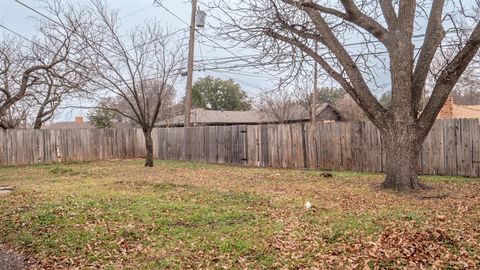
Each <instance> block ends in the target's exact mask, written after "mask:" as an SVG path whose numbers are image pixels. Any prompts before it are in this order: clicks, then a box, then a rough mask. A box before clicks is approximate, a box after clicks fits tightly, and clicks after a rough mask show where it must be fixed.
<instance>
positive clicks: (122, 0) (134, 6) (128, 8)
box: [0, 0, 472, 121]
mask: <svg viewBox="0 0 480 270" xmlns="http://www.w3.org/2000/svg"><path fill="white" fill-rule="evenodd" d="M20 1H21V2H23V3H25V4H27V5H29V6H31V7H38V6H39V1H35V0H20ZM78 1H82V0H78ZM198 1H199V6H200V7H203V5H202V3H206V2H208V1H209V0H198ZM107 2H108V3H109V4H110V6H111V7H112V8H115V9H118V10H119V16H120V17H121V18H122V23H123V27H124V28H125V30H126V31H127V30H129V29H131V28H133V27H134V26H135V25H138V24H141V23H142V22H144V20H146V19H153V18H156V19H157V20H160V21H162V22H164V23H165V24H166V25H167V26H169V27H170V28H171V30H172V31H175V30H178V29H185V28H187V27H188V25H187V24H185V23H184V22H182V21H180V20H179V19H178V18H176V17H174V16H173V15H171V14H169V13H168V12H167V11H166V10H165V9H163V8H161V7H154V6H153V0H107ZM162 2H163V5H164V6H165V7H166V8H168V9H169V10H171V11H172V12H173V13H175V14H176V15H177V16H178V17H179V18H180V19H182V20H183V21H185V22H187V23H189V21H190V11H191V6H190V5H191V4H190V1H189V0H163V1H162ZM471 2H472V1H471V0H464V3H465V4H467V3H469V4H470V3H471ZM35 15H36V14H35V13H34V12H33V11H31V10H29V9H27V8H25V7H24V6H22V5H20V4H19V3H17V2H16V1H15V0H0V23H1V24H2V25H4V26H6V27H8V28H11V29H12V30H14V31H16V32H18V33H21V34H22V35H24V36H27V37H31V36H33V35H35V33H36V30H35V28H34V24H33V22H32V20H31V17H32V16H35ZM37 16H38V15H37ZM208 20H209V18H208V13H207V21H208ZM185 30H186V29H185ZM1 32H5V30H4V29H1V28H0V33H1ZM201 32H202V33H203V34H204V35H205V36H208V37H209V38H211V39H213V40H215V41H216V42H217V43H218V44H220V45H222V46H226V47H229V46H230V45H231V44H229V43H228V42H226V41H222V40H220V39H217V38H215V34H214V31H212V29H208V27H207V28H205V29H202V30H201ZM182 35H184V36H185V35H187V33H182ZM199 41H200V42H199ZM420 41H421V40H419V41H417V42H416V43H418V44H417V45H420V44H421V43H420ZM200 43H201V44H200ZM212 46H213V47H216V44H214V43H213V42H211V41H209V40H208V39H206V38H205V37H204V36H202V35H198V34H197V39H196V46H195V60H202V59H211V58H218V57H232V56H234V55H233V54H232V52H233V53H234V54H236V55H240V56H242V55H252V54H256V53H257V52H256V51H255V50H253V49H241V48H233V49H229V51H230V52H229V51H226V50H225V49H216V48H213V47H212ZM239 73H241V74H239ZM272 74H273V75H275V74H276V73H275V72H266V71H263V70H262V69H260V68H246V69H243V70H240V71H239V70H234V71H232V70H216V71H198V72H195V73H194V80H196V79H198V78H200V77H205V76H207V75H211V76H214V77H220V78H222V79H230V78H231V79H233V80H234V81H236V82H237V83H239V84H240V85H241V86H242V88H243V89H244V90H245V91H246V92H247V93H248V95H249V96H251V97H252V96H257V95H259V94H261V93H262V92H264V91H265V90H271V89H272V88H273V87H274V86H275V84H276V82H277V78H275V77H274V76H272ZM379 76H380V78H382V80H385V81H389V79H388V78H389V76H388V74H386V73H385V74H380V75H379ZM276 77H280V76H276ZM185 83H186V82H185V79H184V78H183V79H181V80H180V81H179V82H178V84H177V86H176V88H177V92H178V97H181V96H183V95H184V93H185ZM334 85H336V84H334V83H333V82H332V81H331V80H328V81H321V82H320V86H334ZM381 91H382V90H379V89H374V94H376V95H380V94H381ZM78 102H80V103H82V102H85V101H78ZM76 105H78V104H76ZM80 105H83V106H86V104H80ZM86 113H87V110H79V109H75V110H73V111H72V110H68V111H65V112H63V113H62V114H60V115H59V116H58V117H57V119H56V120H57V121H59V120H62V121H65V120H73V117H74V116H77V115H83V116H86Z"/></svg>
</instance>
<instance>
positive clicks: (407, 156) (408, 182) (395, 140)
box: [381, 123, 427, 192]
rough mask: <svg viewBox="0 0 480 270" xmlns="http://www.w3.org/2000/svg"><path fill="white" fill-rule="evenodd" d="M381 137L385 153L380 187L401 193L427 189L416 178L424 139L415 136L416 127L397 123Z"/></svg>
mask: <svg viewBox="0 0 480 270" xmlns="http://www.w3.org/2000/svg"><path fill="white" fill-rule="evenodd" d="M381 135H382V140H383V142H384V146H385V151H386V164H385V166H386V167H385V172H386V177H385V181H384V182H383V184H382V186H383V187H385V188H389V189H394V190H397V191H401V192H411V191H414V190H419V189H424V188H427V186H426V185H424V184H422V183H420V181H419V178H418V171H417V163H418V157H419V154H420V149H421V145H422V142H423V140H424V137H423V136H419V135H417V132H416V126H415V125H414V124H411V125H409V124H407V123H398V124H396V125H394V126H393V127H391V128H389V129H388V131H382V132H381ZM422 138H423V139H422Z"/></svg>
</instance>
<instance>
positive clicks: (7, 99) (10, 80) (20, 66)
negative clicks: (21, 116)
mask: <svg viewBox="0 0 480 270" xmlns="http://www.w3.org/2000/svg"><path fill="white" fill-rule="evenodd" d="M0 42H1V43H0V119H3V118H4V116H5V115H6V113H7V112H8V111H9V110H10V108H11V107H12V106H14V105H15V104H16V103H17V102H19V101H20V100H22V99H24V98H25V97H26V96H28V95H30V94H31V93H30V91H29V89H31V88H32V87H34V86H38V85H39V84H41V80H40V77H41V75H42V74H45V73H52V72H53V70H54V69H55V67H56V66H57V65H59V64H60V63H61V62H63V61H65V60H66V59H67V56H68V45H67V42H63V43H62V44H60V45H59V46H58V47H56V48H51V49H49V50H51V51H52V53H50V54H48V55H42V57H35V56H34V55H33V54H32V50H33V48H34V47H35V46H36V45H35V44H33V45H26V44H24V43H23V42H20V41H19V40H16V39H13V38H9V37H3V38H2V40H1V41H0ZM6 126H8V125H2V127H3V128H5V127H6Z"/></svg>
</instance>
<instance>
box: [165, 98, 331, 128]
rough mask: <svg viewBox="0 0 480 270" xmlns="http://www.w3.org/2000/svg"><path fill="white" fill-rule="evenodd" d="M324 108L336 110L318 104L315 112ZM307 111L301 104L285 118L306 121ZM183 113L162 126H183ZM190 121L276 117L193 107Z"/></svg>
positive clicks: (236, 121)
mask: <svg viewBox="0 0 480 270" xmlns="http://www.w3.org/2000/svg"><path fill="white" fill-rule="evenodd" d="M326 109H332V110H333V111H334V112H336V113H338V111H337V110H336V109H335V108H333V107H332V106H331V105H330V104H328V103H324V104H319V105H318V108H317V114H318V115H320V114H321V113H322V112H323V111H325V110H326ZM309 119H310V114H309V112H308V111H307V110H306V109H305V108H304V107H302V106H300V105H296V106H295V107H292V109H291V113H290V114H289V117H288V119H287V121H288V122H295V121H308V120H309ZM184 120H185V119H184V115H177V116H174V117H172V118H170V119H167V120H166V121H164V122H162V124H161V125H162V126H183V124H184ZM191 121H192V123H195V124H200V125H202V124H209V125H225V124H259V123H278V122H279V121H278V119H277V118H276V117H275V116H274V115H273V114H271V113H268V112H265V111H260V110H256V111H217V110H205V109H193V110H192V112H191Z"/></svg>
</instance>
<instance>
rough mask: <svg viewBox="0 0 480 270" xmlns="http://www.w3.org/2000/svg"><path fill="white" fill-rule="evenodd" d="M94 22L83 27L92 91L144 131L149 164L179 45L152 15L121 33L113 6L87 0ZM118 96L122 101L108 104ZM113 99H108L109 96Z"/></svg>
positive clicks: (176, 75)
mask: <svg viewBox="0 0 480 270" xmlns="http://www.w3.org/2000/svg"><path fill="white" fill-rule="evenodd" d="M90 11H91V12H90V14H92V16H93V19H94V20H95V26H94V27H89V28H88V29H83V31H81V32H82V35H83V39H84V41H85V42H86V43H87V44H88V46H89V48H90V51H91V53H90V55H91V56H92V59H91V63H92V64H93V69H94V72H95V78H94V79H93V80H92V82H93V84H94V85H96V89H95V90H92V89H91V91H90V92H93V96H95V97H97V96H98V97H99V98H98V99H97V101H98V102H99V103H100V106H101V107H104V108H108V109H110V110H112V111H114V112H116V113H118V114H120V115H122V116H123V117H125V118H127V119H130V120H131V121H132V122H134V123H135V124H137V125H138V126H140V127H141V128H142V130H143V134H144V136H145V148H146V161H145V166H148V167H152V166H153V141H152V135H151V134H152V130H153V128H154V127H155V124H156V123H157V122H158V119H159V116H160V112H161V109H162V105H163V104H164V103H165V102H166V101H167V100H166V93H167V92H169V91H171V90H172V87H173V85H175V82H176V80H177V79H178V78H179V76H180V70H181V67H182V65H183V63H184V58H183V56H184V46H183V44H182V43H181V42H180V41H177V40H175V39H174V37H173V35H171V34H169V33H168V32H167V31H165V28H164V27H162V26H161V25H159V24H158V23H157V22H156V21H152V22H147V23H145V24H143V25H141V26H137V27H136V28H135V29H134V30H133V31H132V32H131V33H130V34H128V35H126V36H125V35H123V33H121V31H120V21H119V19H118V16H117V12H115V11H112V10H110V9H109V8H108V7H107V6H106V5H105V4H104V2H102V1H96V0H92V1H91V5H90ZM119 100H121V103H122V104H123V106H112V104H118V101H119ZM112 101H113V102H112Z"/></svg>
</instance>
